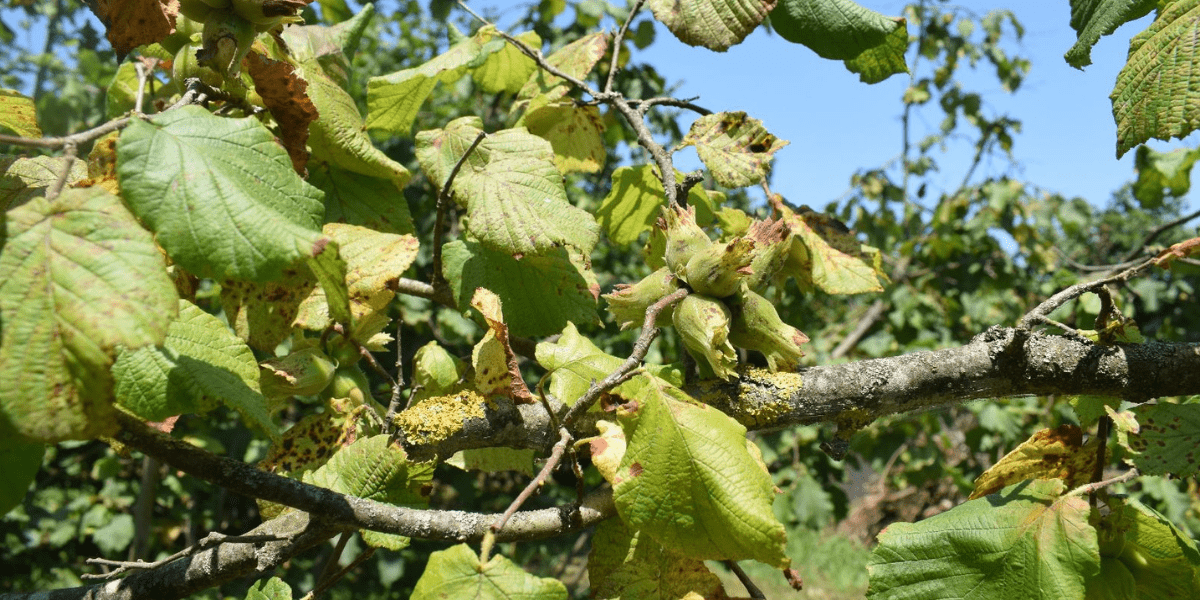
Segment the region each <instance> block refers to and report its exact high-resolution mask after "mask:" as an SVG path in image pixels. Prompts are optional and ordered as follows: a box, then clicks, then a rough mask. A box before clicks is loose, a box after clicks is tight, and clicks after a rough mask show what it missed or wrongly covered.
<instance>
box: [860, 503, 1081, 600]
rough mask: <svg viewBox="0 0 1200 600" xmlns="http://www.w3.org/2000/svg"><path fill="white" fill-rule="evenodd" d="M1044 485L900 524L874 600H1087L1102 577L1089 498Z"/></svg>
mask: <svg viewBox="0 0 1200 600" xmlns="http://www.w3.org/2000/svg"><path fill="white" fill-rule="evenodd" d="M1062 492H1063V484H1062V482H1061V481H1058V480H1038V481H1032V482H1028V483H1022V484H1018V485H1015V486H1011V487H1008V488H1005V489H1004V490H1003V491H1001V492H1000V493H998V494H993V495H991V496H988V497H986V498H980V499H978V500H970V501H968V502H966V503H964V504H960V505H959V506H957V507H955V508H953V509H951V510H949V511H947V512H944V513H941V514H939V515H936V516H933V517H931V518H928V519H925V520H924V521H921V522H919V523H912V524H910V523H892V524H891V525H889V526H888V527H887V529H885V530H884V531H883V532H882V533H880V534H879V545H878V546H877V547H876V548H875V551H874V552H873V554H872V555H871V564H870V565H869V566H868V570H869V571H870V578H871V585H870V588H869V590H868V591H867V597H868V598H903V597H919V598H1046V599H1047V600H1048V599H1050V598H1082V597H1083V593H1084V578H1085V577H1087V576H1089V575H1092V574H1094V573H1096V572H1098V571H1099V568H1100V551H1099V546H1098V543H1097V541H1096V531H1095V529H1093V527H1092V526H1091V525H1089V524H1088V514H1089V513H1090V512H1091V511H1090V509H1089V507H1088V503H1087V498H1084V497H1080V496H1074V497H1070V498H1060V494H1062Z"/></svg>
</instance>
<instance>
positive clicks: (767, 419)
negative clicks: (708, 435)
mask: <svg viewBox="0 0 1200 600" xmlns="http://www.w3.org/2000/svg"><path fill="white" fill-rule="evenodd" d="M764 386H769V387H770V388H771V389H772V393H771V394H770V395H768V396H766V397H765V398H764V395H763V394H762V393H761V390H762V389H763V387H764ZM802 387H804V386H803V383H802V382H801V379H800V374H799V373H784V372H780V373H772V372H770V371H768V370H766V369H755V368H750V369H746V370H745V372H744V373H743V375H742V383H741V384H739V389H738V396H739V397H741V398H755V399H756V401H754V402H743V403H739V404H738V407H739V408H740V409H742V410H741V412H742V414H739V415H738V420H739V421H741V422H742V424H744V425H746V426H747V427H749V428H754V429H757V428H763V427H771V426H773V425H774V424H775V423H776V422H778V420H779V418H780V417H782V416H783V415H785V414H787V413H788V412H790V411H791V410H792V409H793V403H792V399H793V396H794V395H795V394H796V393H797V392H799V391H800V389H801V388H802Z"/></svg>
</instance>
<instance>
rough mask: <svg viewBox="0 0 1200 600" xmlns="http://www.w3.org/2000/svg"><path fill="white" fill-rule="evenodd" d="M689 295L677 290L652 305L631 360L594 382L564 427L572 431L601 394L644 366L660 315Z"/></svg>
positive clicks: (572, 411) (626, 360) (564, 422)
mask: <svg viewBox="0 0 1200 600" xmlns="http://www.w3.org/2000/svg"><path fill="white" fill-rule="evenodd" d="M687 295H688V291H687V290H686V289H678V290H675V291H674V292H672V293H670V294H667V295H666V296H663V297H662V298H661V299H659V301H658V302H655V303H654V304H651V305H650V307H649V308H647V309H646V319H645V321H643V323H642V332H641V333H640V334H638V338H637V341H636V342H634V344H633V352H632V353H631V354H630V355H629V358H627V359H625V362H624V363H621V366H620V367H617V370H615V371H613V372H612V373H609V374H608V377H605V378H604V379H603V380H602V381H600V382H599V383H597V382H595V381H593V382H592V385H590V386H589V387H588V390H587V392H585V393H584V394H583V396H580V398H579V399H578V400H576V401H575V404H574V406H572V407H571V410H570V411H568V412H567V416H565V417H563V425H564V426H565V427H567V428H568V429H570V428H571V426H572V425H574V424H575V421H577V420H578V419H579V417H581V416H583V414H584V413H586V412H587V411H588V410H589V409H591V408H592V405H593V404H595V403H596V401H597V400H599V399H600V395H601V394H603V393H604V392H607V391H608V390H610V389H612V388H613V387H616V386H617V385H620V384H621V383H622V382H624V381H625V380H626V379H628V378H629V377H632V376H633V374H634V369H637V368H638V367H639V366H640V365H641V364H642V359H643V358H645V357H646V353H647V352H649V351H650V343H651V342H653V341H654V338H655V337H656V336H657V335H658V327H655V326H654V322H655V321H656V320H657V319H658V313H660V312H662V311H663V309H665V308H666V307H668V306H670V305H672V304H674V303H676V302H678V301H680V300H683V298H684V297H685V296H687Z"/></svg>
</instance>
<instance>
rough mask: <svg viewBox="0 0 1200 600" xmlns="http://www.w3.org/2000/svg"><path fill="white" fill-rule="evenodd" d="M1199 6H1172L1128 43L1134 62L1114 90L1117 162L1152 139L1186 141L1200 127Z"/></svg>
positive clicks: (1187, 3) (1185, 3) (1123, 71)
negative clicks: (1180, 139) (1196, 40)
mask: <svg viewBox="0 0 1200 600" xmlns="http://www.w3.org/2000/svg"><path fill="white" fill-rule="evenodd" d="M1197 15H1200V2H1195V1H1193V0H1185V1H1183V2H1171V3H1168V4H1166V5H1165V6H1164V8H1163V10H1162V11H1160V12H1159V13H1158V18H1156V19H1155V20H1154V22H1153V23H1151V24H1150V27H1148V28H1146V30H1145V31H1143V32H1141V33H1139V34H1137V35H1136V36H1134V37H1133V39H1132V40H1130V41H1129V60H1128V61H1127V62H1126V63H1125V67H1124V68H1123V69H1121V72H1120V73H1119V74H1118V75H1117V83H1116V86H1115V87H1113V91H1112V95H1111V98H1112V107H1113V117H1114V118H1115V119H1116V121H1117V158H1120V157H1121V156H1122V155H1124V154H1125V152H1127V151H1129V149H1130V148H1133V147H1134V146H1137V145H1138V144H1141V143H1143V142H1146V141H1147V140H1149V139H1150V138H1156V139H1160V140H1166V139H1170V138H1182V137H1184V136H1186V135H1187V134H1189V133H1191V132H1192V131H1195V129H1196V127H1197V125H1198V124H1200V107H1198V106H1197V101H1196V99H1197V97H1198V96H1200V72H1197V71H1196V70H1195V69H1193V68H1192V66H1193V65H1194V64H1196V61H1197V59H1198V58H1200V57H1198V56H1197V54H1196V46H1195V44H1194V43H1193V42H1192V40H1194V39H1195V38H1196V36H1198V35H1200V19H1198V18H1197Z"/></svg>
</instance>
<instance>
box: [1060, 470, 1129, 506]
mask: <svg viewBox="0 0 1200 600" xmlns="http://www.w3.org/2000/svg"><path fill="white" fill-rule="evenodd" d="M1139 475H1141V473H1139V472H1138V470H1137V469H1130V470H1128V471H1125V472H1124V473H1121V474H1120V475H1117V476H1116V477H1111V478H1109V479H1105V480H1104V481H1096V482H1093V483H1089V484H1086V485H1081V486H1079V487H1077V488H1075V489H1073V490H1071V491H1069V492H1067V493H1066V494H1063V495H1062V498H1061V499H1062V500H1065V499H1067V498H1072V497H1075V496H1082V495H1084V494H1092V493H1094V492H1095V491H1096V490H1099V489H1101V488H1106V487H1108V486H1110V485H1115V484H1118V483H1125V482H1126V481H1131V480H1133V479H1135V478H1137V477H1138V476H1139Z"/></svg>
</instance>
